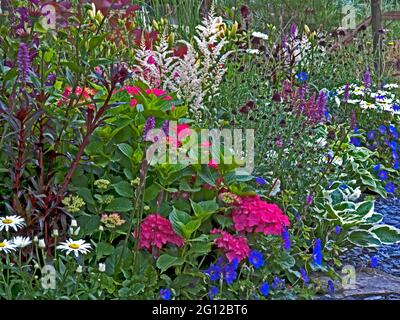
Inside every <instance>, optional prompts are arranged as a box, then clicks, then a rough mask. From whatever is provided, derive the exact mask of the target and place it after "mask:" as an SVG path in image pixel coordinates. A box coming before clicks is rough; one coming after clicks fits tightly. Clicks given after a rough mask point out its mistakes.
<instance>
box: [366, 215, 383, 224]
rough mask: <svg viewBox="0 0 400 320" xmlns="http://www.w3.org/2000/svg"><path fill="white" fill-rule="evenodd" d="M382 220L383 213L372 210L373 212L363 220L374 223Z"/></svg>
mask: <svg viewBox="0 0 400 320" xmlns="http://www.w3.org/2000/svg"><path fill="white" fill-rule="evenodd" d="M382 220H383V215H382V214H380V213H378V212H374V214H373V215H372V216H371V217H369V218H368V219H367V220H365V222H367V223H374V224H375V223H380V222H381V221H382Z"/></svg>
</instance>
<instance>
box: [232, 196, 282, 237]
mask: <svg viewBox="0 0 400 320" xmlns="http://www.w3.org/2000/svg"><path fill="white" fill-rule="evenodd" d="M231 215H232V218H233V223H234V228H235V230H236V231H247V232H262V233H264V234H265V235H267V234H273V235H280V234H281V233H282V231H283V230H284V228H285V227H288V226H290V221H289V219H288V217H287V216H286V215H284V214H283V212H282V211H281V209H279V207H278V206H277V205H276V204H272V203H267V202H265V201H263V200H261V199H260V197H259V196H248V197H242V198H241V201H240V202H238V203H236V204H235V206H234V207H233V208H232V210H231Z"/></svg>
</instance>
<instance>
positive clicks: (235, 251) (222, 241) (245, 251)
mask: <svg viewBox="0 0 400 320" xmlns="http://www.w3.org/2000/svg"><path fill="white" fill-rule="evenodd" d="M217 233H219V234H220V237H219V238H217V239H215V240H214V244H215V245H216V246H217V247H218V248H221V249H223V250H224V251H225V254H226V257H227V258H228V260H229V262H232V261H233V260H234V259H237V260H238V262H240V261H242V260H243V259H246V258H247V256H248V255H249V253H250V248H249V245H248V244H247V239H246V238H245V237H241V236H234V235H231V234H230V233H228V232H226V231H223V230H218V229H213V230H211V234H217Z"/></svg>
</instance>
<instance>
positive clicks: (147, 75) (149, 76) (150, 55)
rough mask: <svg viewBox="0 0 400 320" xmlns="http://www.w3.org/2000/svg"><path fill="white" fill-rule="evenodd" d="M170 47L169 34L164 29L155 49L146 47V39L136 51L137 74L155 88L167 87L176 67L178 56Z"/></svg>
mask: <svg viewBox="0 0 400 320" xmlns="http://www.w3.org/2000/svg"><path fill="white" fill-rule="evenodd" d="M172 53H173V52H172V50H169V48H168V42H167V36H166V32H165V31H164V33H163V35H162V37H161V39H160V43H159V44H158V45H156V46H155V47H154V49H153V50H151V49H146V46H145V44H144V41H143V40H142V44H141V46H140V49H139V50H137V52H136V63H137V76H138V78H140V80H142V81H144V82H145V83H146V84H147V85H149V86H150V87H153V88H159V87H160V86H163V89H166V87H167V86H168V79H169V77H170V75H171V74H172V70H173V69H174V64H175V63H176V60H177V59H176V57H174V56H173V54H172Z"/></svg>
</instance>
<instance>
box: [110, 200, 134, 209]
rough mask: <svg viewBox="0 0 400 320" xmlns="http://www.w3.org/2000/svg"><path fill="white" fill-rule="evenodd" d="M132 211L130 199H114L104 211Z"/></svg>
mask: <svg viewBox="0 0 400 320" xmlns="http://www.w3.org/2000/svg"><path fill="white" fill-rule="evenodd" d="M131 210H133V204H132V200H131V199H127V198H115V199H114V200H113V201H112V202H111V203H110V204H109V205H108V206H107V207H106V209H105V211H108V212H114V211H115V212H128V211H131Z"/></svg>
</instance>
